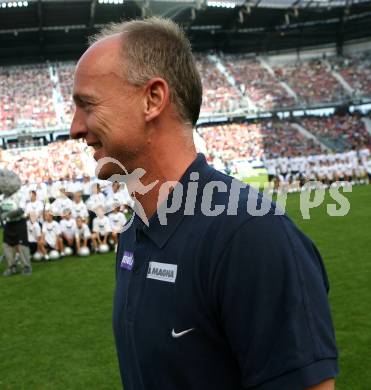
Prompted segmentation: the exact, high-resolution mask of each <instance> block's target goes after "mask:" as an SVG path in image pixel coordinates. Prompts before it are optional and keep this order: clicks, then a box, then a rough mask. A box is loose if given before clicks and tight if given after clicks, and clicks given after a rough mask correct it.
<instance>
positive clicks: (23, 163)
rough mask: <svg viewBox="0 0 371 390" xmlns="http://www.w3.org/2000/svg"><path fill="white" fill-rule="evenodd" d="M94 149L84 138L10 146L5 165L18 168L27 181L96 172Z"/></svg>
mask: <svg viewBox="0 0 371 390" xmlns="http://www.w3.org/2000/svg"><path fill="white" fill-rule="evenodd" d="M93 161H94V160H93V157H92V151H91V149H90V148H89V147H88V146H87V145H86V144H85V143H84V142H82V141H79V142H77V141H73V140H68V141H61V142H53V143H50V144H48V145H47V146H41V147H36V148H32V149H29V150H28V149H7V150H2V151H1V154H0V166H1V168H7V169H9V170H11V171H14V172H17V174H18V175H19V176H20V178H21V179H22V180H23V182H24V183H28V182H29V183H35V182H40V183H41V182H45V181H49V180H51V181H53V180H60V179H65V178H67V179H70V178H72V177H82V176H83V175H84V174H87V175H89V176H92V175H93V174H94V171H93V167H94V163H93Z"/></svg>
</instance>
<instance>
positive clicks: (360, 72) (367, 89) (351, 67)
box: [331, 52, 371, 97]
mask: <svg viewBox="0 0 371 390" xmlns="http://www.w3.org/2000/svg"><path fill="white" fill-rule="evenodd" d="M331 65H332V67H333V69H334V70H335V71H338V72H339V73H340V74H341V76H342V77H343V78H344V80H345V81H346V82H347V83H348V84H349V85H350V87H351V88H352V89H353V90H354V93H355V95H357V96H367V97H371V52H364V53H358V54H353V55H347V56H344V57H333V58H332V59H331Z"/></svg>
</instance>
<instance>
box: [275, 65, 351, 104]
mask: <svg viewBox="0 0 371 390" xmlns="http://www.w3.org/2000/svg"><path fill="white" fill-rule="evenodd" d="M274 70H275V74H276V76H277V78H278V79H280V80H283V81H285V82H286V83H287V84H288V85H289V86H290V87H291V88H292V89H293V90H294V92H295V93H296V94H297V96H298V97H299V99H300V101H301V103H302V104H303V105H306V106H308V105H316V104H320V103H329V102H337V101H342V100H344V99H345V98H346V91H345V90H344V88H343V87H342V85H341V84H340V83H339V82H338V81H337V80H336V79H335V77H334V76H333V75H332V74H331V72H330V69H328V67H327V66H326V64H325V63H324V62H323V61H322V60H320V59H314V60H310V61H298V62H296V63H287V64H285V65H284V66H276V67H274Z"/></svg>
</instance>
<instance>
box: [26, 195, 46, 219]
mask: <svg viewBox="0 0 371 390" xmlns="http://www.w3.org/2000/svg"><path fill="white" fill-rule="evenodd" d="M36 198H37V195H36V191H34V190H32V191H31V192H30V201H29V202H27V203H26V208H25V214H26V215H28V216H29V215H30V214H31V213H33V214H35V215H36V218H37V219H38V220H40V219H41V217H42V213H43V211H44V204H43V202H41V201H40V200H37V199H36Z"/></svg>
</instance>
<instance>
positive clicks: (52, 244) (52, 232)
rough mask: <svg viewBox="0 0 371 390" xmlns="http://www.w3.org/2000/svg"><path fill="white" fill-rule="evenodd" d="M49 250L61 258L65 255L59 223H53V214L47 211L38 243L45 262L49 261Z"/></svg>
mask: <svg viewBox="0 0 371 390" xmlns="http://www.w3.org/2000/svg"><path fill="white" fill-rule="evenodd" d="M51 250H57V251H59V252H60V253H61V255H62V256H64V255H65V253H64V246H63V241H62V237H61V228H60V226H59V223H58V222H57V221H54V220H53V214H52V213H51V212H49V211H47V212H46V213H45V221H44V223H43V226H42V238H41V242H40V252H41V253H42V254H43V255H44V259H45V260H49V255H48V251H51Z"/></svg>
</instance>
